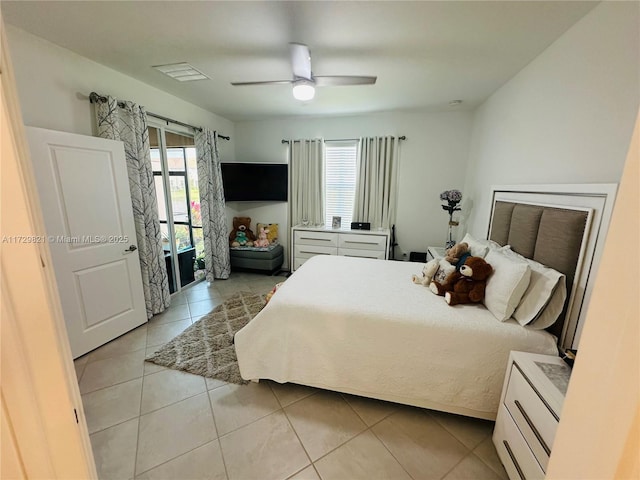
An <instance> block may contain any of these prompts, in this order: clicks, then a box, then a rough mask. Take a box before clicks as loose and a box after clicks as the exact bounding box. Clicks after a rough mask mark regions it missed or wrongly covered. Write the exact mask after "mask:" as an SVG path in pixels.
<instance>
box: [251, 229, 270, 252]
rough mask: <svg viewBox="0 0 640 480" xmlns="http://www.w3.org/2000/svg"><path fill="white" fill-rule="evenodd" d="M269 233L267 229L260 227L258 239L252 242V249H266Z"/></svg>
mask: <svg viewBox="0 0 640 480" xmlns="http://www.w3.org/2000/svg"><path fill="white" fill-rule="evenodd" d="M268 233H269V229H268V228H264V227H260V233H259V234H258V239H257V240H256V241H255V242H253V246H254V247H268V246H269V240H268V239H267V234H268Z"/></svg>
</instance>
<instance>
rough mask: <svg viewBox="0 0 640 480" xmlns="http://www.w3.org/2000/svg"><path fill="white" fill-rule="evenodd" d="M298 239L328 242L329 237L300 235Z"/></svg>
mask: <svg viewBox="0 0 640 480" xmlns="http://www.w3.org/2000/svg"><path fill="white" fill-rule="evenodd" d="M300 240H319V241H321V242H330V241H331V238H317V237H300Z"/></svg>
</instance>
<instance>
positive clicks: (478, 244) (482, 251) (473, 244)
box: [460, 233, 509, 258]
mask: <svg viewBox="0 0 640 480" xmlns="http://www.w3.org/2000/svg"><path fill="white" fill-rule="evenodd" d="M462 242H467V244H468V245H469V251H470V252H471V255H473V256H474V257H482V258H485V257H486V256H487V253H488V252H489V250H496V249H497V250H502V249H504V248H509V246H508V245H507V246H505V247H503V246H502V245H500V244H499V243H496V242H494V241H493V240H484V239H479V238H475V237H473V236H472V235H471V234H469V233H467V234H466V235H465V236H464V238H463V239H462V240H460V243H462Z"/></svg>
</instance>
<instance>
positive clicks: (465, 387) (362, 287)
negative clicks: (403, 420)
mask: <svg viewBox="0 0 640 480" xmlns="http://www.w3.org/2000/svg"><path fill="white" fill-rule="evenodd" d="M421 268H422V264H420V263H410V262H394V261H381V260H371V259H364V258H350V257H338V256H317V257H314V258H312V259H310V260H308V261H307V262H306V263H305V264H304V265H302V267H300V268H299V269H298V270H297V271H296V272H295V273H294V274H293V275H292V276H291V277H290V278H289V279H287V280H286V282H285V283H284V285H283V286H282V287H281V288H280V289H279V290H278V291H277V292H276V294H275V295H274V296H273V298H272V299H271V301H270V302H269V304H268V305H267V306H266V307H265V308H264V309H263V310H262V311H261V312H260V313H259V314H258V315H257V316H256V317H255V318H254V319H253V320H252V321H251V322H250V323H249V324H248V325H246V326H245V327H244V328H243V329H242V330H240V331H239V332H238V333H237V334H236V336H235V346H236V353H237V356H238V363H239V366H240V372H241V374H242V377H243V378H244V379H247V380H255V379H272V380H275V381H277V382H281V383H284V382H292V383H299V384H303V385H313V386H317V387H321V388H326V389H330V390H338V391H346V392H349V393H355V394H359V395H362V396H368V397H374V398H383V399H387V400H394V401H397V402H400V403H406V404H410V405H419V406H430V407H431V408H438V409H441V410H446V411H453V412H457V413H464V414H468V415H474V416H481V417H484V418H492V417H495V413H496V412H497V410H498V403H499V398H500V392H501V390H502V382H503V379H504V375H505V369H506V365H507V360H508V356H509V351H510V350H520V351H528V352H534V353H542V354H552V355H555V354H556V353H557V349H556V340H555V337H553V336H552V335H550V334H549V333H547V332H545V331H538V330H531V329H528V328H525V327H522V326H520V325H519V324H518V323H517V322H515V321H514V320H513V319H511V320H508V321H507V322H499V321H498V320H497V319H496V318H495V317H494V316H493V315H492V314H491V313H490V312H489V311H488V310H487V309H485V308H484V306H481V305H459V306H455V307H450V306H449V305H447V304H446V302H445V301H444V298H443V297H438V296H436V295H434V294H433V293H431V292H430V291H429V290H428V288H426V287H423V286H421V285H415V284H413V283H412V282H411V275H412V274H413V273H416V274H420V272H421Z"/></svg>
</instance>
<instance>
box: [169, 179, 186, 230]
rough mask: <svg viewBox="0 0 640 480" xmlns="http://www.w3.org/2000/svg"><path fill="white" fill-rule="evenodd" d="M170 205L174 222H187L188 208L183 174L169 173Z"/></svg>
mask: <svg viewBox="0 0 640 480" xmlns="http://www.w3.org/2000/svg"><path fill="white" fill-rule="evenodd" d="M169 188H170V189H171V206H172V209H173V221H174V222H175V223H178V222H180V223H186V224H188V223H189V211H188V210H189V208H188V203H187V186H186V178H185V177H184V176H182V175H181V176H177V175H170V176H169Z"/></svg>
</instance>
